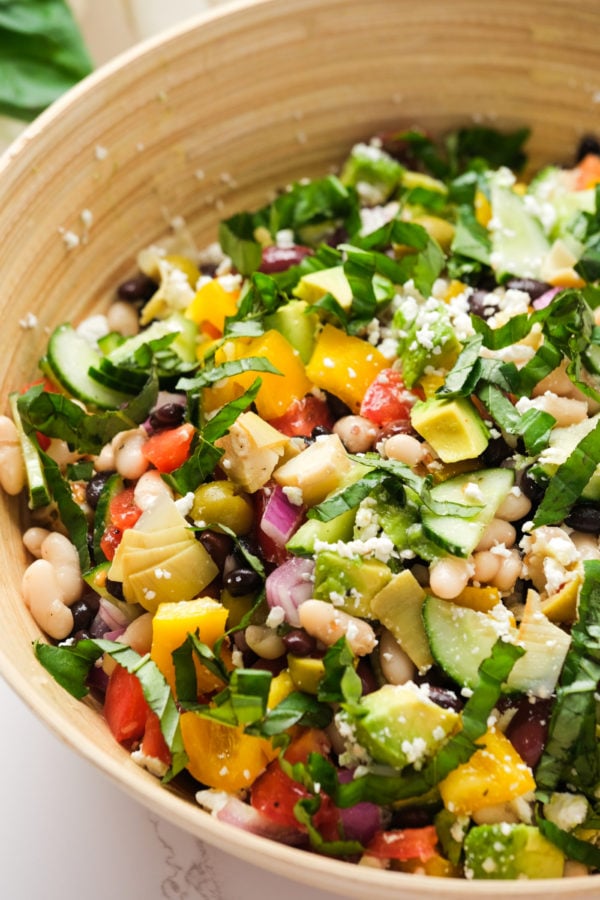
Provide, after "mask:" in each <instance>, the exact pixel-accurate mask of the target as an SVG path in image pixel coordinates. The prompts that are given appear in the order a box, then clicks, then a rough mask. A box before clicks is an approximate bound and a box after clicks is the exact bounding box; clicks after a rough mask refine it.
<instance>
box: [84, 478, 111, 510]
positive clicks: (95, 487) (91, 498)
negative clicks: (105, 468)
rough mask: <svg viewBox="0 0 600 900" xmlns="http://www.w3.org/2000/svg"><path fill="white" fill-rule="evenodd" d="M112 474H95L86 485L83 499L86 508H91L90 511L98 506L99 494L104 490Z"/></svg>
mask: <svg viewBox="0 0 600 900" xmlns="http://www.w3.org/2000/svg"><path fill="white" fill-rule="evenodd" d="M112 474H113V472H96V474H95V475H92V477H91V478H90V480H89V481H88V483H87V484H86V486H85V499H86V502H87V504H88V506H91V508H92V509H96V507H97V506H98V500H99V499H100V494H101V493H102V491H103V490H104V486H105V484H106V482H107V481H108V479H109V478H110V476H111V475H112Z"/></svg>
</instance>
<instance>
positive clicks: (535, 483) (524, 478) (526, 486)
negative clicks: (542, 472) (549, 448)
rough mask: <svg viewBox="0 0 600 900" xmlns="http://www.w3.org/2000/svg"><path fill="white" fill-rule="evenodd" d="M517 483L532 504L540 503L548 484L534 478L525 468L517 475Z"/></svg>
mask: <svg viewBox="0 0 600 900" xmlns="http://www.w3.org/2000/svg"><path fill="white" fill-rule="evenodd" d="M518 485H519V487H520V488H521V490H522V491H523V493H524V494H525V496H526V497H528V498H529V499H530V500H531V502H532V503H533V504H534V505H535V504H538V503H541V501H542V498H543V496H544V494H545V493H546V488H547V486H548V485H547V483H544V482H543V481H541V480H539V479H536V478H534V476H533V475H532V474H531V471H530V470H529V469H526V470H525V472H523V473H522V474H521V475H520V476H519V478H518Z"/></svg>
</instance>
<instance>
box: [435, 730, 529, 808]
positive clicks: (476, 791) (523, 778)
mask: <svg viewBox="0 0 600 900" xmlns="http://www.w3.org/2000/svg"><path fill="white" fill-rule="evenodd" d="M477 745H478V746H480V747H481V749H480V750H476V751H475V753H474V754H473V756H472V757H471V759H470V760H469V761H468V762H466V763H463V764H462V765H460V766H458V767H457V768H456V769H454V771H453V772H451V773H450V774H449V775H448V776H447V777H446V778H445V779H444V780H443V781H442V782H441V783H440V784H439V791H440V794H441V797H442V800H443V801H444V806H445V807H446V809H448V810H450V811H451V812H453V813H455V814H456V815H459V816H460V815H471V814H472V813H474V812H477V811H478V810H480V809H484V808H485V807H486V806H495V805H497V804H500V803H508V802H509V801H510V800H514V799H515V798H516V797H521V796H522V795H523V794H527V793H528V792H529V791H532V790H534V789H535V779H534V777H533V775H532V773H531V769H530V768H529V767H528V766H527V765H526V764H525V763H524V762H523V760H522V759H521V757H520V756H519V754H518V753H517V751H516V750H515V748H514V747H513V745H512V744H511V742H510V741H509V740H508V738H507V737H505V736H504V735H503V734H502V732H501V731H497V730H496V729H494V728H491V729H490V730H489V731H487V732H486V733H485V734H484V735H483V737H482V738H480V739H479V740H478V741H477Z"/></svg>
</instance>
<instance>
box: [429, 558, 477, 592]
mask: <svg viewBox="0 0 600 900" xmlns="http://www.w3.org/2000/svg"><path fill="white" fill-rule="evenodd" d="M472 574H473V562H472V561H469V560H467V559H459V558H458V557H457V556H446V557H442V559H438V560H436V561H435V562H433V563H432V564H431V566H430V567H429V586H430V588H431V590H432V592H433V593H434V594H435V595H436V597H441V599H442V600H453V599H454V598H455V597H458V595H459V594H460V593H461V592H462V591H463V590H464V589H465V588H466V586H467V583H468V581H469V578H470V577H471V576H472Z"/></svg>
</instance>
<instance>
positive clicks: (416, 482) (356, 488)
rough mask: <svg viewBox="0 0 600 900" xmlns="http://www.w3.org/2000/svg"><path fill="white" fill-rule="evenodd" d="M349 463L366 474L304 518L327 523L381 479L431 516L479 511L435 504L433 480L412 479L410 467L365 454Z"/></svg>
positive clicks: (467, 515) (468, 506) (463, 515)
mask: <svg viewBox="0 0 600 900" xmlns="http://www.w3.org/2000/svg"><path fill="white" fill-rule="evenodd" d="M350 459H351V460H353V461H354V462H358V463H360V464H361V465H363V466H368V467H369V469H370V471H369V472H367V474H366V475H364V476H363V478H361V479H360V480H359V481H356V482H354V483H353V484H351V485H349V486H348V487H347V488H343V489H342V490H340V491H338V492H336V493H335V494H333V495H332V496H331V497H328V498H327V500H324V501H323V502H322V503H319V504H318V505H317V506H313V507H312V508H311V509H310V510H309V511H308V514H307V515H308V518H310V519H319V521H321V522H329V521H330V520H331V519H335V518H336V517H337V516H339V515H341V514H342V513H344V512H347V511H348V510H349V509H355V508H356V507H357V506H358V505H359V503H360V502H361V501H362V500H364V499H365V498H366V497H368V496H369V494H371V492H372V491H373V490H374V489H375V488H377V487H379V486H380V485H381V484H382V482H383V481H384V479H387V480H392V481H393V482H396V483H398V482H399V484H400V485H401V486H402V487H406V488H408V489H409V490H410V491H412V492H413V493H414V494H416V496H417V497H418V498H419V499H420V501H421V503H422V505H423V506H424V507H426V508H427V509H428V510H429V511H430V512H432V513H435V515H448V516H458V517H460V518H463V519H470V518H472V517H473V516H474V515H475V514H476V513H477V512H478V511H479V510H480V509H481V507H480V506H478V505H477V504H463V503H451V502H450V501H445V500H444V501H439V500H436V499H435V498H434V497H432V495H431V487H432V484H433V480H432V478H431V477H430V476H427V477H425V478H422V477H421V476H419V475H416V474H415V473H414V472H413V470H412V469H411V468H410V466H407V465H405V464H404V463H401V462H398V461H396V460H393V459H382V458H381V457H380V456H379V454H377V453H373V454H371V453H365V454H364V455H361V456H353V455H352V454H350Z"/></svg>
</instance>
